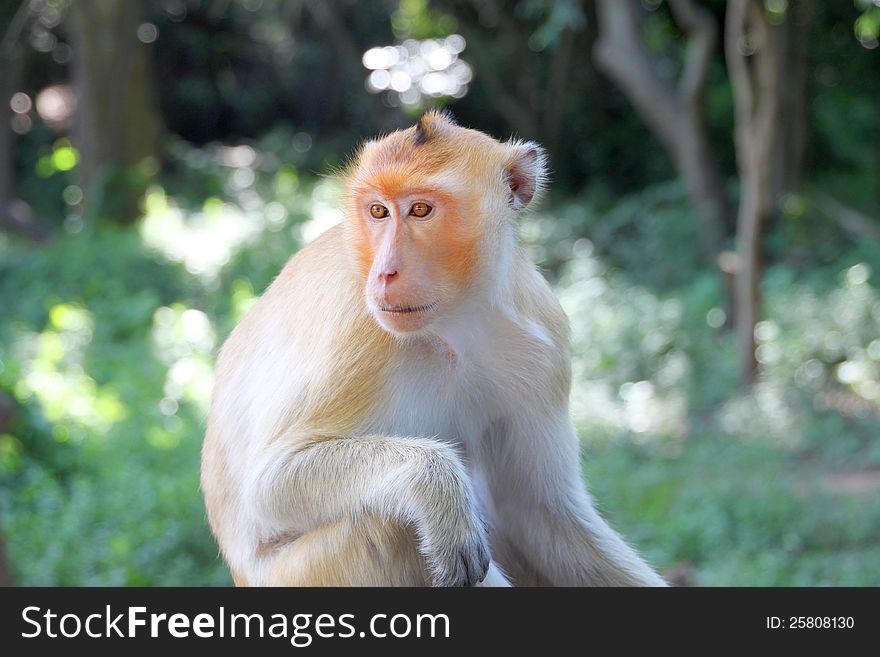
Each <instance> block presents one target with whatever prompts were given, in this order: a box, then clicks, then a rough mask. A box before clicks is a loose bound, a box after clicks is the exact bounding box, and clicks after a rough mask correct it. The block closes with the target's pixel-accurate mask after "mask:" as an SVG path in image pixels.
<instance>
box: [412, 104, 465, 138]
mask: <svg viewBox="0 0 880 657" xmlns="http://www.w3.org/2000/svg"><path fill="white" fill-rule="evenodd" d="M443 125H446V126H453V125H456V123H455V119H454V118H453V116H452V112H451V111H449V110H448V109H446V108H442V109H441V108H437V107H434V108H432V109H429V110H428V111H427V112H425V113H424V114H422V116H421V118H420V119H419V122H418V123H417V124H416V136H415V145H416V146H421V145H422V144H426V143H428V142H429V141H430V140H431V139H433V138H434V137H436V136H437V133H438V131H439V130H441V129H442V126H443Z"/></svg>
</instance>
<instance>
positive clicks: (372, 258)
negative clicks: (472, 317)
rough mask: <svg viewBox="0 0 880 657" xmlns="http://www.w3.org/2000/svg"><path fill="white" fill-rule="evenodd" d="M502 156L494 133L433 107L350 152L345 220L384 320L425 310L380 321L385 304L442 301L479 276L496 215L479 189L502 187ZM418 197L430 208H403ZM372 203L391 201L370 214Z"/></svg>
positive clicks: (402, 323)
mask: <svg viewBox="0 0 880 657" xmlns="http://www.w3.org/2000/svg"><path fill="white" fill-rule="evenodd" d="M504 156H505V149H504V147H503V145H502V144H500V143H499V142H497V141H495V140H494V139H492V138H490V137H488V136H486V135H484V134H483V133H480V132H477V131H474V130H468V129H466V128H461V127H458V126H456V125H454V124H452V123H451V122H449V121H448V120H447V119H446V118H445V117H444V116H443V115H442V114H439V113H429V114H426V115H425V116H424V117H423V118H422V120H421V121H420V123H419V125H418V126H416V127H413V128H410V129H408V130H403V131H399V132H395V133H393V134H391V135H389V136H387V137H385V138H384V139H382V140H380V141H378V142H371V143H368V144H366V145H365V146H364V147H363V148H362V149H361V151H360V153H359V154H358V155H357V156H356V157H355V159H354V161H353V163H352V167H351V168H352V171H351V175H350V177H349V183H348V187H347V190H346V229H347V231H348V235H349V237H350V239H351V242H352V246H353V248H354V250H355V254H356V258H357V261H358V263H359V266H360V271H361V274H362V275H363V276H364V278H365V281H366V283H367V296H368V298H369V299H370V300H371V301H372V303H373V307H374V309H375V308H378V309H380V310H378V311H377V312H379V313H380V318H379V321H380V323H382V324H383V326H385V327H386V328H391V329H392V330H395V329H397V330H403V331H406V330H412V329H413V328H416V329H417V328H421V327H422V326H424V325H426V324H427V323H429V322H430V317H424V318H423V321H417V320H414V319H413V320H412V321H407V320H410V319H411V318H402V317H397V318H391V319H388V321H385V320H383V319H382V316H381V312H382V311H381V308H382V307H393V308H401V307H402V308H420V307H425V306H430V307H432V308H433V307H435V306H436V307H438V308H439V309H441V310H442V307H443V306H445V305H447V304H452V303H454V302H455V301H456V299H457V298H458V297H459V296H460V295H461V294H463V293H464V292H466V291H467V288H468V286H469V284H470V283H471V282H472V281H473V280H474V279H475V278H478V277H479V272H478V271H477V267H478V264H479V263H480V260H481V257H482V256H483V254H484V251H485V243H486V240H487V238H490V237H491V235H492V233H493V227H492V226H491V223H492V222H493V221H495V220H496V218H495V217H493V216H491V214H490V213H487V212H486V207H485V205H484V203H483V199H484V197H485V196H486V192H487V190H491V191H496V192H498V193H501V186H502V185H503V182H504V180H503V177H502V175H501V172H502V170H503V158H504ZM414 202H423V203H427V204H428V205H429V206H430V207H431V208H432V211H431V212H432V213H431V215H430V216H428V217H426V218H424V219H416V218H414V217H412V216H409V214H408V213H409V209H410V206H411V205H412V203H414ZM373 203H379V204H381V205H382V206H383V207H387V208H388V211H389V216H388V217H387V218H385V219H382V220H376V219H375V218H373V217H371V215H370V213H369V208H370V207H371V204H373ZM389 273H390V274H392V275H391V277H388V276H387V275H388V274H389ZM383 275H385V278H384V279H383V278H382V277H383ZM377 277H378V278H379V279H381V280H377ZM426 314H427V313H426ZM386 319H387V318H386ZM389 325H390V326H389Z"/></svg>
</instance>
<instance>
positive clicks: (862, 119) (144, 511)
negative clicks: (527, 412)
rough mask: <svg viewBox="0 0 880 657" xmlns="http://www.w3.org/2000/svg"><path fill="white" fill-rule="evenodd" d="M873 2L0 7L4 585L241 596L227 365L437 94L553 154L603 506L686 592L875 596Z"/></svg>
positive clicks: (878, 209)
mask: <svg viewBox="0 0 880 657" xmlns="http://www.w3.org/2000/svg"><path fill="white" fill-rule="evenodd" d="M878 36H880V0H836V1H835V2H830V1H827V0H727V1H724V0H665V1H664V0H641V1H638V0H560V1H557V2H554V1H550V0H489V1H485V2H477V1H465V0H380V1H377V2H354V1H350V0H332V1H320V0H290V1H285V2H282V1H281V0H129V1H126V2H121V1H117V0H71V1H65V0H2V1H0V39H2V41H0V583H10V582H12V583H15V584H20V585H204V584H209V585H213V584H217V585H226V584H230V578H229V575H228V573H227V571H226V569H225V567H224V566H223V564H222V562H221V561H220V559H219V558H218V554H217V547H216V545H215V543H214V541H213V540H212V538H211V536H210V533H209V531H208V528H207V525H206V522H205V517H204V511H203V506H202V500H201V497H200V494H199V489H198V456H199V448H200V444H201V438H202V432H203V426H204V417H205V414H206V407H207V404H208V400H209V397H210V392H211V385H212V374H211V368H212V363H213V359H214V356H215V354H216V351H217V349H218V347H219V345H220V343H221V342H222V340H223V339H224V337H225V336H226V334H227V333H228V332H229V331H230V330H231V328H232V327H233V326H234V325H235V323H236V322H237V321H238V320H239V319H240V318H241V316H242V314H243V313H244V312H246V311H247V309H248V307H249V306H250V305H251V304H252V303H253V301H254V299H255V298H256V297H257V296H258V295H259V294H260V293H261V292H262V290H263V289H264V288H265V287H266V285H267V284H268V283H269V282H270V281H271V279H272V277H273V276H274V275H275V274H276V272H277V271H278V270H279V268H280V267H281V266H282V264H283V263H284V262H285V261H286V259H287V258H288V257H289V256H290V255H291V254H292V253H293V252H295V251H296V250H297V249H298V248H299V247H301V246H302V245H303V244H304V243H306V242H308V241H309V240H311V239H313V238H314V237H315V236H316V235H317V234H319V233H320V232H321V231H323V230H324V229H326V228H327V227H328V226H330V225H332V224H333V223H334V222H336V221H339V219H340V210H339V208H340V205H339V202H338V197H339V190H340V186H339V182H338V180H336V179H334V178H333V177H332V176H328V175H327V174H328V173H330V172H332V171H333V170H334V168H335V167H338V166H339V165H340V164H341V163H344V161H345V158H346V156H347V154H349V153H350V152H351V151H352V149H353V148H355V147H356V145H357V144H358V142H359V141H360V140H362V139H364V138H366V137H369V136H372V135H375V134H377V133H382V132H387V131H390V130H393V129H396V128H398V127H402V126H407V125H410V124H412V122H413V121H414V120H415V118H416V117H417V116H418V115H419V114H420V112H422V111H423V110H424V108H427V107H429V106H436V105H439V106H444V107H449V108H450V109H451V110H452V111H453V112H454V114H455V116H456V117H457V119H458V121H459V122H460V123H462V124H463V125H467V126H471V127H475V128H478V129H481V130H484V131H487V132H489V133H491V134H493V135H495V136H497V137H501V138H507V137H509V136H511V135H517V136H520V137H523V138H528V139H535V140H538V141H540V142H541V143H543V144H544V145H545V146H546V147H547V148H548V150H549V152H550V159H551V165H552V169H553V186H552V191H551V192H550V194H549V196H548V198H547V199H546V200H545V202H544V203H543V205H542V206H541V208H540V209H539V210H538V211H536V212H534V213H532V214H530V215H529V216H528V217H526V218H524V220H523V223H522V226H521V235H522V239H523V241H524V242H525V243H526V244H527V245H528V248H529V249H530V250H531V251H532V252H533V255H534V257H535V258H536V260H537V261H538V262H539V263H540V265H541V267H542V271H543V272H544V273H545V275H546V276H547V278H548V279H549V280H550V281H551V283H552V284H553V286H554V287H555V289H556V291H557V293H558V295H559V297H560V299H561V300H562V303H563V305H564V307H565V309H566V310H567V312H568V313H569V316H570V318H571V322H572V329H573V335H574V342H573V346H572V350H573V357H574V371H575V382H574V390H573V393H572V403H573V408H574V414H575V420H576V423H577V425H578V427H579V429H580V431H581V435H582V437H583V441H584V470H585V473H586V475H587V477H588V479H589V481H590V483H591V486H592V489H593V491H594V493H595V495H596V497H597V499H598V500H599V501H600V505H601V507H602V509H603V511H604V512H605V513H606V515H608V516H609V517H610V519H611V520H612V522H613V524H614V525H615V526H616V527H617V528H619V529H620V530H621V531H622V532H623V534H624V535H625V536H626V537H627V538H628V539H629V540H631V541H632V542H633V543H635V544H636V545H637V546H638V547H639V548H640V549H641V550H642V551H643V552H644V554H645V555H646V556H647V557H648V558H649V559H650V560H651V561H652V562H653V563H655V564H656V565H657V566H658V567H659V568H660V569H661V571H662V572H663V573H664V574H665V575H666V576H667V577H669V578H670V579H671V580H672V581H673V582H675V583H677V584H681V585H874V586H877V585H880V331H878V327H880V105H878V99H880V48H878V45H880V43H878Z"/></svg>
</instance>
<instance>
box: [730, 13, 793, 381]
mask: <svg viewBox="0 0 880 657" xmlns="http://www.w3.org/2000/svg"><path fill="white" fill-rule="evenodd" d="M725 30H726V34H725V55H726V59H727V68H728V71H729V73H730V79H731V83H732V84H733V92H734V93H733V95H734V120H735V126H734V142H735V146H736V160H737V169H738V170H739V176H740V203H739V212H738V214H737V222H736V234H737V255H738V258H737V273H736V313H735V314H736V331H737V342H738V344H739V361H740V378H741V381H742V383H743V384H745V385H749V384H751V383H753V382H754V381H755V379H756V377H757V373H758V361H757V358H756V353H755V347H756V345H755V325H756V324H757V322H758V320H759V318H760V305H761V298H760V281H761V266H762V253H761V247H762V239H761V233H762V228H763V226H764V224H765V222H766V220H767V217H768V216H769V215H770V214H771V213H772V212H773V211H774V209H775V207H776V203H777V198H776V196H775V193H776V192H777V191H778V189H777V188H776V183H775V181H774V175H773V174H774V171H773V165H774V163H775V157H774V153H775V149H776V148H777V146H776V144H778V139H779V124H780V122H779V109H780V102H781V101H780V98H781V91H782V84H781V66H780V58H781V56H782V45H783V40H782V39H781V38H780V36H781V34H782V32H783V30H785V26H784V23H783V24H782V25H775V26H771V25H770V24H769V23H768V21H767V17H766V14H765V10H764V6H763V3H762V2H761V1H760V0H729V2H728V4H727V17H726V26H725ZM749 51H751V52H749Z"/></svg>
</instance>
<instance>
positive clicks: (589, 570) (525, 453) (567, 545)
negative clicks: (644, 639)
mask: <svg viewBox="0 0 880 657" xmlns="http://www.w3.org/2000/svg"><path fill="white" fill-rule="evenodd" d="M492 440H493V444H494V445H496V446H501V448H502V449H503V452H504V453H503V458H504V460H505V462H506V463H507V469H506V470H505V471H503V472H498V473H496V476H495V477H493V478H492V479H491V480H490V487H491V490H492V497H493V501H494V503H495V506H496V510H497V512H498V513H499V515H500V517H501V518H500V519H501V522H500V523H499V525H500V526H501V528H502V532H503V534H504V540H505V541H507V542H509V543H510V544H511V545H512V546H513V547H514V549H515V551H516V552H517V553H518V557H519V558H521V559H522V560H524V561H525V565H526V566H527V568H526V570H527V571H529V572H532V573H537V574H538V576H539V578H540V580H541V581H545V582H547V583H550V584H552V585H555V586H666V582H664V581H663V579H662V578H661V577H660V576H659V575H657V573H655V572H654V570H653V569H652V568H651V567H650V566H649V565H648V564H647V563H646V562H645V561H644V560H642V558H641V557H639V555H638V554H637V553H636V552H635V550H633V549H632V548H631V547H630V546H629V545H627V544H626V543H625V542H624V540H623V539H622V538H621V537H620V535H619V534H618V533H617V532H616V531H614V529H612V528H611V527H610V526H609V525H608V523H607V522H606V521H605V520H604V519H603V518H602V516H601V515H599V513H598V512H597V511H596V509H595V507H594V505H593V501H592V499H591V498H590V495H589V494H588V492H587V490H586V487H585V486H584V483H583V480H582V478H581V472H580V458H579V453H578V451H579V441H578V438H577V435H576V433H575V430H574V427H573V426H572V424H571V421H570V420H569V418H568V415H567V412H566V411H565V410H564V409H561V410H560V411H559V412H557V413H555V414H552V415H550V416H547V417H536V418H531V419H528V418H519V419H518V420H513V421H511V422H508V423H505V425H503V426H499V427H496V428H495V431H494V435H492ZM497 457H498V456H497V455H496V458H497ZM551 537H552V538H551ZM516 574H517V573H516V572H513V573H512V575H513V576H514V578H516Z"/></svg>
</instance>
